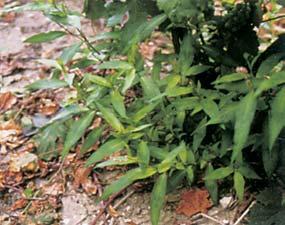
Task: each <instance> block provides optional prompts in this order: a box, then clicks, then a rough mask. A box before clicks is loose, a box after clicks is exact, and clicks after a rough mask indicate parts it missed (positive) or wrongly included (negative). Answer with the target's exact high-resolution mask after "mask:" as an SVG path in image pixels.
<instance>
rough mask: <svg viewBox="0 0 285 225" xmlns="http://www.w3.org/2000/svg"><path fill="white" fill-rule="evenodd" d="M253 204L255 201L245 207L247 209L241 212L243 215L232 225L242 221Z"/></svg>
mask: <svg viewBox="0 0 285 225" xmlns="http://www.w3.org/2000/svg"><path fill="white" fill-rule="evenodd" d="M255 203H256V201H252V203H251V204H250V205H249V206H248V207H247V209H246V210H245V211H244V212H243V214H241V216H240V217H239V218H238V220H237V221H236V222H235V223H234V224H233V225H238V224H239V223H240V222H241V221H242V220H243V218H244V217H245V216H246V215H247V214H248V212H249V210H250V209H251V208H252V207H253V206H254V204H255Z"/></svg>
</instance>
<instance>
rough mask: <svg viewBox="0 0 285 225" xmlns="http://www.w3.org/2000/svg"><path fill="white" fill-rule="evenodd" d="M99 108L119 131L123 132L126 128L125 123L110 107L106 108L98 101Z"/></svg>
mask: <svg viewBox="0 0 285 225" xmlns="http://www.w3.org/2000/svg"><path fill="white" fill-rule="evenodd" d="M96 105H97V107H98V109H99V110H100V112H101V113H102V116H103V118H104V119H105V120H106V121H107V122H108V123H109V124H110V125H111V126H112V127H113V128H114V129H115V130H116V131H118V132H122V131H123V130H124V127H123V125H122V124H121V122H120V120H119V119H118V118H117V117H116V116H115V114H114V113H112V112H111V110H110V109H107V108H105V107H104V106H102V105H101V104H99V103H96Z"/></svg>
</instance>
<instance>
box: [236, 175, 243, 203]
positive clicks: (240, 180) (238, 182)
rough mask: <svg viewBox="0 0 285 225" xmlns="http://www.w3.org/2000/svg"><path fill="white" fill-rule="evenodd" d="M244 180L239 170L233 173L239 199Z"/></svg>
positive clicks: (241, 195) (240, 199) (241, 198)
mask: <svg viewBox="0 0 285 225" xmlns="http://www.w3.org/2000/svg"><path fill="white" fill-rule="evenodd" d="M244 185H245V180H244V178H243V176H242V175H241V174H240V173H239V172H235V173H234V187H235V190H236V194H237V197H238V199H239V201H242V200H243V195H244Z"/></svg>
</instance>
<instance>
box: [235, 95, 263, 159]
mask: <svg viewBox="0 0 285 225" xmlns="http://www.w3.org/2000/svg"><path fill="white" fill-rule="evenodd" d="M256 105H257V99H256V97H255V95H254V93H253V92H250V93H249V94H248V95H247V96H245V97H244V98H243V99H242V100H241V102H240V104H239V107H238V109H237V111H236V120H235V134H234V147H233V154H232V161H234V160H235V159H236V158H237V156H238V155H239V154H240V152H241V151H242V149H243V147H244V145H245V143H246V141H247V138H248V135H249V132H250V127H251V123H252V121H253V119H254V115H255V110H256Z"/></svg>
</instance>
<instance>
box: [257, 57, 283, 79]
mask: <svg viewBox="0 0 285 225" xmlns="http://www.w3.org/2000/svg"><path fill="white" fill-rule="evenodd" d="M283 57H284V53H279V54H273V55H271V56H269V57H268V58H267V59H266V60H264V61H263V62H262V63H261V65H260V66H259V68H258V71H257V73H256V77H263V76H268V75H269V73H270V72H271V71H272V69H273V68H274V66H276V65H277V64H278V63H279V62H280V60H281V59H282V58H283Z"/></svg>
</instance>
